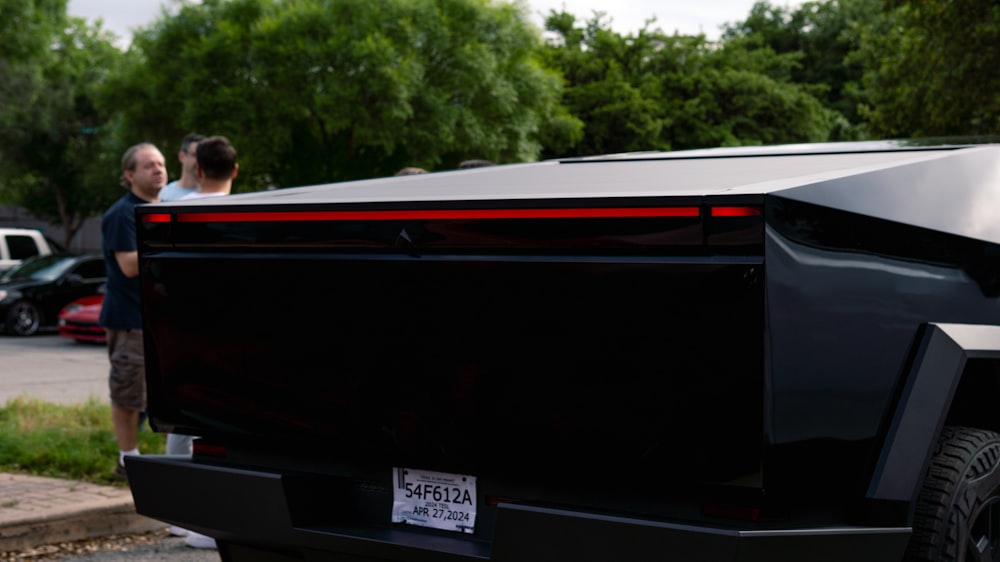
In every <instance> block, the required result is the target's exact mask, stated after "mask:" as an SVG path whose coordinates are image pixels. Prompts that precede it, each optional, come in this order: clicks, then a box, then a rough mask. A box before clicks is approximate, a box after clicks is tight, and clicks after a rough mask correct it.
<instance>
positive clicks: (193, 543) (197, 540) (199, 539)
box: [184, 531, 215, 548]
mask: <svg viewBox="0 0 1000 562" xmlns="http://www.w3.org/2000/svg"><path fill="white" fill-rule="evenodd" d="M184 544H186V545H188V546H190V547H191V548H215V539H213V538H212V537H210V536H208V535H203V534H201V533H196V532H194V531H188V535H187V537H185V538H184Z"/></svg>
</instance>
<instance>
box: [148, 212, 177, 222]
mask: <svg viewBox="0 0 1000 562" xmlns="http://www.w3.org/2000/svg"><path fill="white" fill-rule="evenodd" d="M142 222H170V214H169V213H156V214H152V215H142Z"/></svg>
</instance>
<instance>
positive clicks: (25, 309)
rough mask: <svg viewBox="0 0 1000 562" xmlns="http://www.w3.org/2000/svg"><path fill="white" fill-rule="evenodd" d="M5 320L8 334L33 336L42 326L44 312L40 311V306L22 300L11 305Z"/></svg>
mask: <svg viewBox="0 0 1000 562" xmlns="http://www.w3.org/2000/svg"><path fill="white" fill-rule="evenodd" d="M5 322H6V323H5V327H6V329H7V333H8V334H13V335H16V336H31V335H34V334H35V332H37V331H38V328H39V327H40V326H41V324H42V314H41V312H39V311H38V307H36V306H35V305H33V304H31V303H30V302H26V301H20V302H16V303H14V304H13V305H11V307H10V310H8V311H7V318H6V319H5Z"/></svg>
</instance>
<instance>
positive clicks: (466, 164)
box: [458, 160, 495, 170]
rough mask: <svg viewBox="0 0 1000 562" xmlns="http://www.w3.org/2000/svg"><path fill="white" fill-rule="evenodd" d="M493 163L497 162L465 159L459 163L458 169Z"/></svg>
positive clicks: (481, 166) (491, 164) (479, 166)
mask: <svg viewBox="0 0 1000 562" xmlns="http://www.w3.org/2000/svg"><path fill="white" fill-rule="evenodd" d="M493 165H495V164H494V163H493V162H491V161H489V160H463V161H462V162H460V163H459V164H458V169H459V170H464V169H466V168H483V167H486V166H493Z"/></svg>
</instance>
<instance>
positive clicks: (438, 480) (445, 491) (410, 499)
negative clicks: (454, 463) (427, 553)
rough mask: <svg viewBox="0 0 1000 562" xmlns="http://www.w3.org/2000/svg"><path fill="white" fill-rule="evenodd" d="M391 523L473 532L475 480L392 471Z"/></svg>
mask: <svg viewBox="0 0 1000 562" xmlns="http://www.w3.org/2000/svg"><path fill="white" fill-rule="evenodd" d="M392 470H393V476H394V478H393V482H394V484H393V489H392V522H393V523H406V524H407V525H417V526H419V527H431V528H434V529H444V530H446V531H455V532H459V533H472V532H474V531H475V530H476V477H475V476H466V475H464V474H450V473H447V472H433V471H430V470H416V469H413V468H393V469H392Z"/></svg>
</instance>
